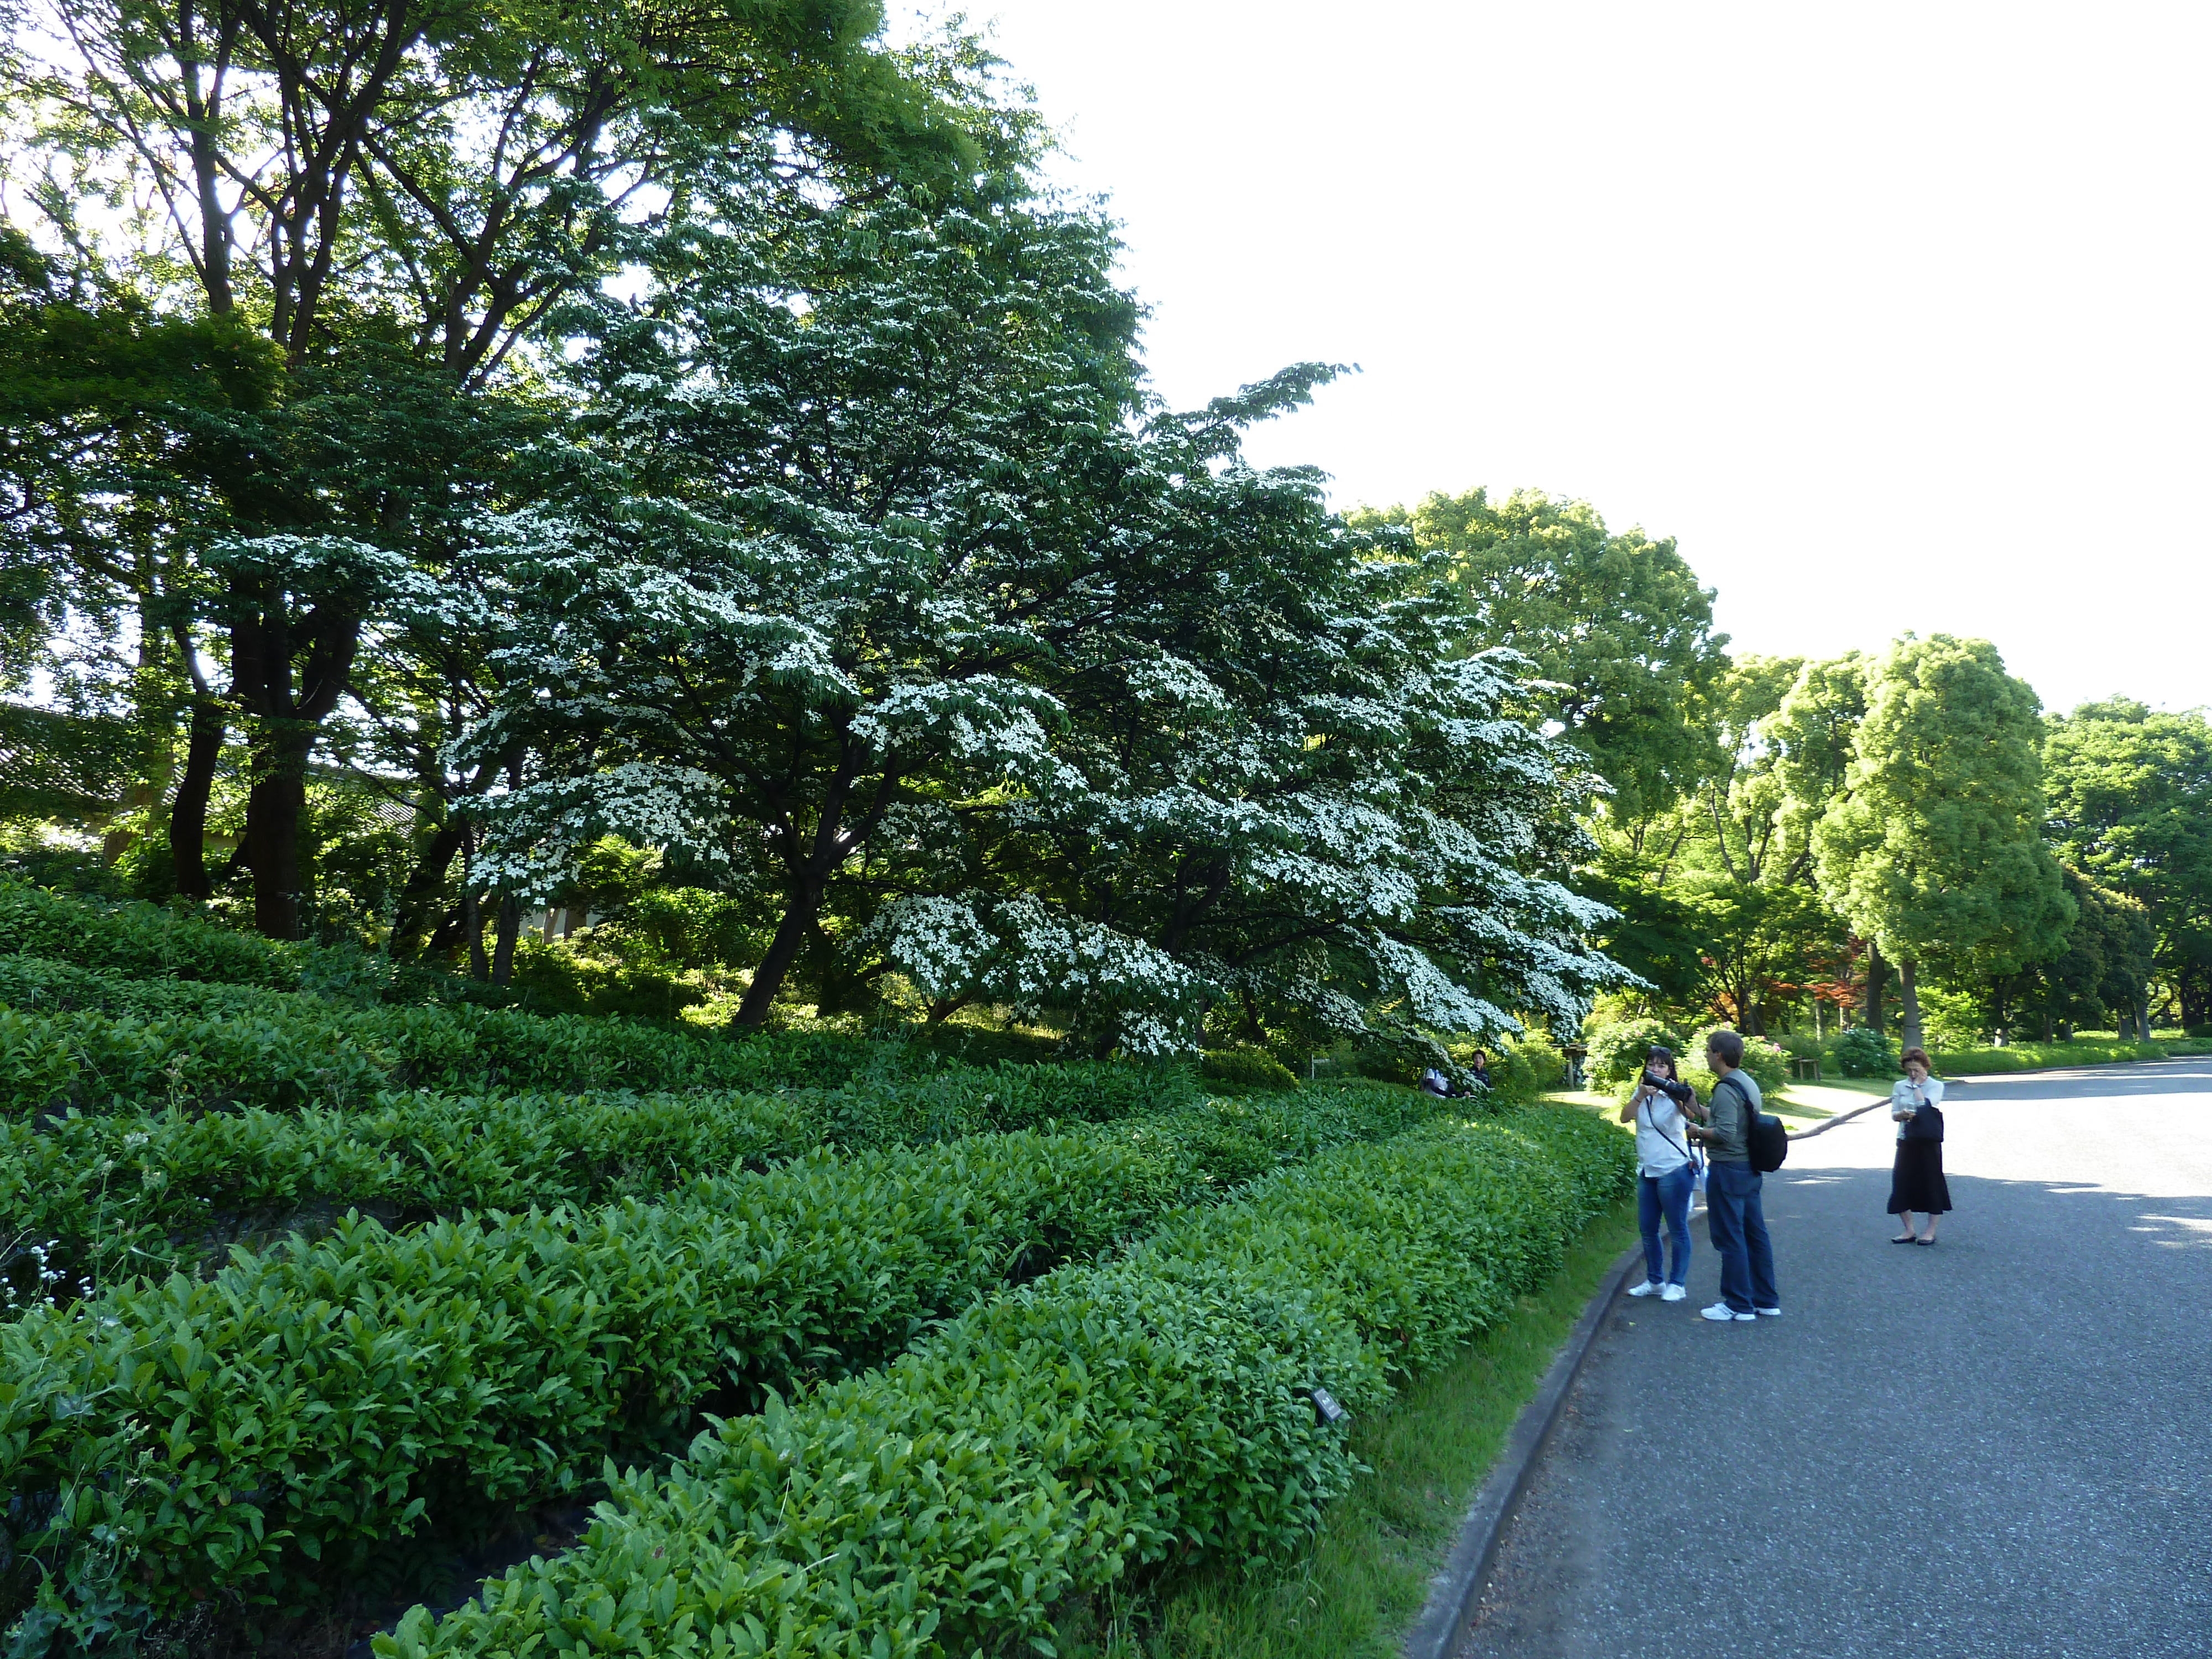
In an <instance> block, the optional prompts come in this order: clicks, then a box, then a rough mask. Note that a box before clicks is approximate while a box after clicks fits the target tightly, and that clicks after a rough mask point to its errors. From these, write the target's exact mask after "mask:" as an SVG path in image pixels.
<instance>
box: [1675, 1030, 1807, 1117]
mask: <svg viewBox="0 0 2212 1659" xmlns="http://www.w3.org/2000/svg"><path fill="white" fill-rule="evenodd" d="M1733 1030H1735V1027H1734V1026H1733V1025H1711V1026H1707V1027H1706V1028H1705V1030H1702V1031H1700V1032H1699V1033H1698V1034H1697V1036H1694V1037H1692V1038H1691V1039H1690V1047H1689V1051H1688V1057H1689V1058H1690V1059H1692V1060H1695V1061H1697V1062H1698V1066H1697V1069H1698V1070H1699V1071H1700V1072H1705V1064H1704V1061H1705V1042H1706V1040H1707V1039H1708V1038H1710V1037H1711V1036H1713V1034H1714V1033H1715V1032H1717V1031H1733ZM1743 1069H1744V1071H1745V1073H1747V1075H1748V1076H1749V1077H1750V1079H1751V1080H1752V1081H1753V1083H1756V1084H1757V1085H1759V1092H1760V1093H1761V1094H1763V1095H1772V1094H1779V1093H1780V1092H1781V1091H1783V1090H1784V1089H1786V1088H1788V1087H1789V1086H1790V1056H1789V1055H1788V1054H1786V1053H1784V1051H1783V1049H1782V1048H1780V1047H1779V1046H1778V1045H1777V1044H1775V1043H1771V1042H1768V1041H1767V1040H1766V1039H1765V1037H1755V1036H1747V1037H1745V1038H1744V1040H1743ZM1705 1074H1706V1075H1707V1076H1711V1073H1710V1072H1706V1073H1705ZM1687 1076H1688V1074H1687V1073H1684V1078H1685V1080H1687ZM1698 1092H1699V1098H1700V1099H1703V1098H1705V1097H1708V1096H1709V1095H1710V1094H1711V1091H1710V1090H1709V1089H1705V1088H1699V1091H1698Z"/></svg>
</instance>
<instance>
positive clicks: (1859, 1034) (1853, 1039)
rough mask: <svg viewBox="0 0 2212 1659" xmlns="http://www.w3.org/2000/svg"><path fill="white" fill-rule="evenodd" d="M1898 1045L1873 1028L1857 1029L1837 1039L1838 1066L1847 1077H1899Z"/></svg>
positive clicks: (1852, 1029) (1854, 1028)
mask: <svg viewBox="0 0 2212 1659" xmlns="http://www.w3.org/2000/svg"><path fill="white" fill-rule="evenodd" d="M1897 1054H1898V1045H1897V1044H1896V1042H1894V1041H1893V1040H1892V1039H1891V1038H1889V1037H1887V1036H1883V1035H1882V1034H1881V1032H1880V1031H1877V1030H1875V1029H1874V1028H1873V1027H1872V1026H1870V1025H1854V1026H1852V1027H1851V1029H1850V1030H1848V1031H1845V1032H1844V1033H1843V1035H1842V1036H1838V1038H1837V1039H1836V1046H1835V1056H1836V1065H1837V1066H1838V1068H1839V1069H1840V1070H1841V1071H1842V1072H1843V1074H1844V1076H1845V1077H1895V1076H1896V1075H1898V1071H1897Z"/></svg>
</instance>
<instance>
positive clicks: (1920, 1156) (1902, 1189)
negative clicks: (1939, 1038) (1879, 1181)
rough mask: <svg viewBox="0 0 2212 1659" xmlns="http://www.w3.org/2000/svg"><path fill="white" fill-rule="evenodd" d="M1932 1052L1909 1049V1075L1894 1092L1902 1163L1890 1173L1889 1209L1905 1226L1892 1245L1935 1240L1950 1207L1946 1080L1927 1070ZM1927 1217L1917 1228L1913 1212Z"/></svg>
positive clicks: (1891, 1100)
mask: <svg viewBox="0 0 2212 1659" xmlns="http://www.w3.org/2000/svg"><path fill="white" fill-rule="evenodd" d="M1930 1069H1931V1067H1930V1066H1929V1062H1928V1051H1927V1050H1926V1049H1924V1048H1907V1049H1906V1050H1905V1076H1904V1077H1903V1078H1902V1079H1900V1080H1899V1082H1898V1084H1897V1085H1896V1086H1895V1087H1894V1088H1893V1089H1891V1091H1889V1115H1890V1116H1892V1117H1893V1118H1895V1119H1896V1120H1897V1164H1896V1166H1895V1167H1894V1169H1893V1170H1892V1171H1891V1174H1890V1177H1889V1212H1890V1214H1892V1215H1893V1216H1895V1217H1896V1218H1897V1220H1898V1225H1899V1226H1900V1227H1902V1228H1904V1229H1905V1231H1903V1232H1901V1233H1899V1234H1898V1235H1896V1236H1895V1237H1893V1238H1892V1239H1891V1240H1890V1241H1889V1242H1890V1243H1893V1244H1933V1243H1935V1242H1936V1222H1937V1221H1939V1220H1940V1219H1941V1218H1942V1216H1943V1213H1944V1212H1945V1211H1947V1210H1948V1209H1949V1208H1950V1207H1951V1189H1950V1188H1949V1187H1948V1186H1947V1185H1946V1184H1945V1183H1944V1180H1943V1113H1942V1109H1941V1107H1940V1106H1939V1104H1938V1103H1939V1102H1941V1101H1942V1098H1943V1085H1942V1079H1938V1078H1933V1077H1930V1076H1929V1075H1928V1073H1929V1070H1930ZM1915 1210H1917V1211H1919V1212H1920V1213H1921V1214H1923V1215H1924V1216H1926V1217H1927V1218H1928V1225H1927V1226H1926V1228H1924V1229H1923V1231H1920V1232H1918V1233H1915V1232H1914V1231H1912V1212H1914V1211H1915Z"/></svg>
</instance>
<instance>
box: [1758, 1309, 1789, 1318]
mask: <svg viewBox="0 0 2212 1659" xmlns="http://www.w3.org/2000/svg"><path fill="white" fill-rule="evenodd" d="M1752 1317H1753V1319H1759V1318H1765V1319H1779V1318H1781V1317H1782V1310H1781V1309H1779V1308H1757V1309H1754V1310H1753V1311H1752Z"/></svg>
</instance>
